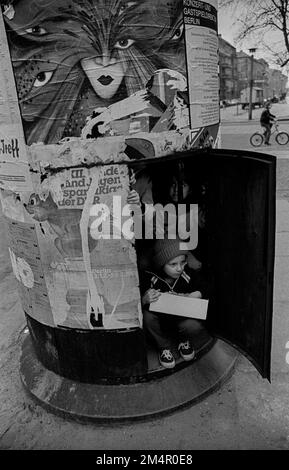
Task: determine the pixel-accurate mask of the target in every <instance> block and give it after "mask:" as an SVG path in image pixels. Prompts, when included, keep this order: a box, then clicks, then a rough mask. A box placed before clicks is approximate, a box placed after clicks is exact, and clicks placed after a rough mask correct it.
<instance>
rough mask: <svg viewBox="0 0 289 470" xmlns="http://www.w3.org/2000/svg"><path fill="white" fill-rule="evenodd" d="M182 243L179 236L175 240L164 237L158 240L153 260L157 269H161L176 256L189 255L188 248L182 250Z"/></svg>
mask: <svg viewBox="0 0 289 470" xmlns="http://www.w3.org/2000/svg"><path fill="white" fill-rule="evenodd" d="M180 243H181V240H180V239H178V238H177V239H175V240H168V239H164V240H157V241H156V243H155V245H154V249H153V258H152V261H153V264H154V267H155V268H156V269H157V270H159V269H161V268H162V267H163V266H164V265H165V264H166V263H168V262H169V261H170V260H172V259H173V258H176V256H180V255H187V254H188V253H189V252H188V250H181V248H180Z"/></svg>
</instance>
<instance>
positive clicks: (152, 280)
mask: <svg viewBox="0 0 289 470" xmlns="http://www.w3.org/2000/svg"><path fill="white" fill-rule="evenodd" d="M148 289H156V290H158V289H159V290H160V291H161V292H172V293H176V294H190V293H191V292H194V291H200V292H201V293H202V297H203V298H204V299H206V298H208V283H207V282H206V281H205V279H204V278H203V276H202V275H201V274H200V273H199V272H197V271H193V270H192V269H190V268H188V267H187V266H186V267H185V269H184V271H183V273H182V274H181V275H180V277H178V279H176V280H175V282H174V283H173V284H172V285H170V284H168V283H167V282H166V281H165V280H164V279H163V277H162V274H159V273H155V272H152V271H145V273H144V276H143V278H142V279H141V282H140V290H141V293H142V295H143V294H144V293H145V292H146V291H147V290H148Z"/></svg>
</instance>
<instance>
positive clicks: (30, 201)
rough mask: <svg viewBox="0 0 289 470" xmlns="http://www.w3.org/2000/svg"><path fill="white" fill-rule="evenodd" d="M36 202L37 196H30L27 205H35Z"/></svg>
mask: <svg viewBox="0 0 289 470" xmlns="http://www.w3.org/2000/svg"><path fill="white" fill-rule="evenodd" d="M36 203H37V198H36V197H35V196H31V198H30V199H29V205H30V206H35V205H36Z"/></svg>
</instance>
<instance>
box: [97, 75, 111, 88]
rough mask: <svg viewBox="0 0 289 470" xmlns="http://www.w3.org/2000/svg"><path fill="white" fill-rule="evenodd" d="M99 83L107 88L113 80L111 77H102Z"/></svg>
mask: <svg viewBox="0 0 289 470" xmlns="http://www.w3.org/2000/svg"><path fill="white" fill-rule="evenodd" d="M98 81H99V83H101V85H104V86H107V85H110V84H111V82H113V78H112V77H111V76H110V75H102V76H101V77H100V78H99V79H98Z"/></svg>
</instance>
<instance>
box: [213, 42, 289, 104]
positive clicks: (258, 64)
mask: <svg viewBox="0 0 289 470" xmlns="http://www.w3.org/2000/svg"><path fill="white" fill-rule="evenodd" d="M252 65H253V69H252ZM219 74H220V100H226V101H230V100H232V99H239V98H240V94H241V91H242V90H243V89H245V88H248V87H250V81H251V79H252V78H253V86H254V87H257V88H261V89H262V90H263V97H264V99H272V98H274V97H277V98H278V99H282V98H284V96H285V95H286V88H287V81H288V77H287V75H284V74H283V73H282V72H281V71H280V70H278V69H273V68H270V66H269V64H268V62H266V60H264V59H256V58H255V57H253V64H252V57H251V55H250V54H247V53H246V52H244V51H239V52H237V50H236V48H235V47H234V46H233V45H232V44H230V43H229V42H228V41H226V40H225V39H223V38H222V36H221V35H219Z"/></svg>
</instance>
